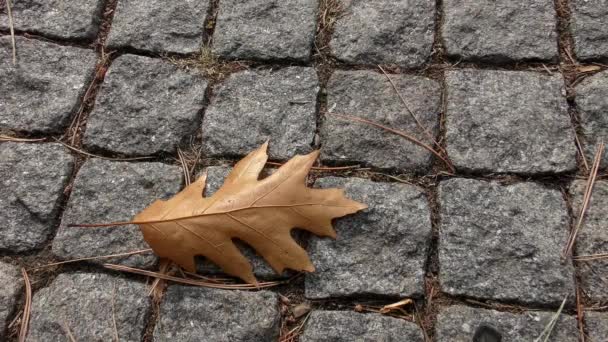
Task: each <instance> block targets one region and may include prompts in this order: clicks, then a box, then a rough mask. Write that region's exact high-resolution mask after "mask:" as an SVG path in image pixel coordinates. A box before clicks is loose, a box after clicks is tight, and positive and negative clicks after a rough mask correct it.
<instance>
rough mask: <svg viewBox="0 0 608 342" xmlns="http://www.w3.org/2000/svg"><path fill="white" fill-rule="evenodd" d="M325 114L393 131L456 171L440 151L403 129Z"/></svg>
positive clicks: (356, 117) (365, 120) (349, 116)
mask: <svg viewBox="0 0 608 342" xmlns="http://www.w3.org/2000/svg"><path fill="white" fill-rule="evenodd" d="M327 114H328V115H332V116H335V117H338V118H341V119H343V120H345V121H357V122H360V123H363V124H366V125H370V126H374V127H377V128H380V129H383V130H385V131H387V132H390V133H393V134H395V135H398V136H400V137H403V138H405V139H407V140H409V141H411V142H413V143H414V144H416V145H418V146H420V147H422V148H424V149H426V150H428V151H429V152H431V153H432V154H434V155H435V156H437V158H439V159H441V161H443V162H444V163H445V165H446V166H447V167H448V168H449V169H450V172H452V173H454V172H456V170H455V169H454V166H453V165H452V163H451V162H450V161H449V160H447V159H446V158H444V157H443V156H442V155H441V153H439V152H437V151H435V150H434V149H433V148H432V147H431V146H429V145H427V144H425V143H423V142H422V141H420V140H418V139H416V138H414V137H413V136H411V135H409V134H407V133H405V132H403V131H400V130H396V129H393V128H390V127H387V126H384V125H381V124H379V123H376V122H373V121H370V120H367V119H363V118H360V117H358V116H352V115H345V114H338V113H329V112H328V113H327Z"/></svg>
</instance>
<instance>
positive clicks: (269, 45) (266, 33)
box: [213, 0, 319, 62]
mask: <svg viewBox="0 0 608 342" xmlns="http://www.w3.org/2000/svg"><path fill="white" fill-rule="evenodd" d="M318 8H319V0H245V1H243V0H223V1H222V2H221V3H220V5H219V12H218V18H217V24H216V27H215V32H214V34H213V51H214V53H216V54H218V55H220V56H222V57H225V58H229V59H254V60H270V61H272V60H292V61H300V62H308V61H309V60H310V56H311V52H312V49H313V42H314V39H315V31H316V25H317V19H316V16H317V9H318Z"/></svg>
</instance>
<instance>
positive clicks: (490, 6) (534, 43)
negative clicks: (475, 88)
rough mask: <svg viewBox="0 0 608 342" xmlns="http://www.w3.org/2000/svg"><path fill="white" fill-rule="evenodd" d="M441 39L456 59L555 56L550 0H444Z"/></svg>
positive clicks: (515, 59)
mask: <svg viewBox="0 0 608 342" xmlns="http://www.w3.org/2000/svg"><path fill="white" fill-rule="evenodd" d="M443 8H444V22H443V31H442V36H443V43H444V45H445V49H446V52H447V54H448V55H449V56H450V57H452V58H456V59H462V60H467V61H484V62H492V63H505V62H518V61H530V60H532V61H539V60H542V61H553V62H556V61H557V59H558V47H557V30H556V25H557V18H556V13H555V4H554V2H553V0H510V1H495V0H478V1H469V0H446V1H444V2H443Z"/></svg>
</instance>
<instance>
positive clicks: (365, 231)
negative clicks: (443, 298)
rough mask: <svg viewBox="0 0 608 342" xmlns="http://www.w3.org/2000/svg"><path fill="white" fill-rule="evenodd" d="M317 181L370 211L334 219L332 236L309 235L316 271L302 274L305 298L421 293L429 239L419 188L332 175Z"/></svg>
mask: <svg viewBox="0 0 608 342" xmlns="http://www.w3.org/2000/svg"><path fill="white" fill-rule="evenodd" d="M316 185H317V186H318V187H321V188H329V187H339V188H344V189H345V191H346V195H347V196H348V197H349V198H352V199H354V200H356V201H360V202H362V203H365V204H367V205H368V206H369V209H366V210H364V211H363V212H360V213H358V214H356V215H353V216H349V217H345V218H342V219H340V220H337V221H336V222H335V223H334V227H335V228H336V232H337V233H338V238H337V239H336V240H332V239H327V238H326V239H321V238H318V237H312V238H311V240H310V242H309V245H308V251H309V254H310V259H311V260H312V263H313V265H314V266H315V268H316V271H315V272H314V273H310V274H307V275H306V297H307V298H328V297H336V296H354V295H387V296H400V297H411V296H420V295H422V294H423V293H424V264H425V261H426V255H427V251H428V249H429V245H430V240H431V217H430V216H431V213H430V209H429V205H428V200H427V198H426V196H425V193H424V192H423V191H422V189H420V188H417V187H414V186H410V185H405V184H397V183H376V182H371V181H368V180H363V179H359V178H336V177H328V178H322V179H320V180H318V181H317V182H316Z"/></svg>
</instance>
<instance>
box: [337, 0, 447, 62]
mask: <svg viewBox="0 0 608 342" xmlns="http://www.w3.org/2000/svg"><path fill="white" fill-rule="evenodd" d="M341 3H342V4H343V8H344V13H343V14H342V15H341V16H340V18H338V20H337V21H336V24H335V27H334V32H333V35H332V38H331V41H330V43H329V46H330V48H331V51H332V54H333V55H334V56H335V57H336V58H337V59H339V60H341V61H343V62H346V63H350V64H374V65H375V64H395V65H398V66H401V67H404V68H415V67H419V66H421V65H422V64H424V63H425V62H426V61H427V60H428V59H429V58H430V56H431V51H432V46H433V35H434V33H433V30H434V25H435V23H434V18H435V1H432V0H377V1H365V0H343V1H341Z"/></svg>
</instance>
